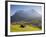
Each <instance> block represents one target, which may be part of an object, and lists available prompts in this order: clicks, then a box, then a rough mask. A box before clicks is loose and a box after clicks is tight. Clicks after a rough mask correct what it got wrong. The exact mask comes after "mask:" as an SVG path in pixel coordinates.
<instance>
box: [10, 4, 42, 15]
mask: <svg viewBox="0 0 46 37" xmlns="http://www.w3.org/2000/svg"><path fill="white" fill-rule="evenodd" d="M31 9H34V10H35V11H37V12H38V13H39V14H40V15H42V8H41V6H33V5H10V16H12V15H14V14H15V13H16V12H17V11H19V10H23V11H30V10H31Z"/></svg>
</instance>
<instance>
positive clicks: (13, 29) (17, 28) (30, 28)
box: [10, 24, 41, 32]
mask: <svg viewBox="0 0 46 37" xmlns="http://www.w3.org/2000/svg"><path fill="white" fill-rule="evenodd" d="M39 30H41V28H39V27H38V26H33V25H32V24H29V25H26V26H25V27H24V28H22V27H21V25H20V24H14V25H13V24H11V25H10V31H11V32H24V31H39Z"/></svg>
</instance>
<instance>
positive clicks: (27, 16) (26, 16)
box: [11, 9, 41, 22]
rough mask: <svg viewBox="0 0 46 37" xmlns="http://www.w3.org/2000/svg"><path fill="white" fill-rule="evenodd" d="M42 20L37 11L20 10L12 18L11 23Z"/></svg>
mask: <svg viewBox="0 0 46 37" xmlns="http://www.w3.org/2000/svg"><path fill="white" fill-rule="evenodd" d="M33 19H35V20H41V15H40V14H39V13H38V12H37V11H35V10H34V9H32V10H28V11H24V10H19V11H17V12H16V13H15V14H14V15H13V16H11V22H14V21H21V20H28V21H29V20H33Z"/></svg>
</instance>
